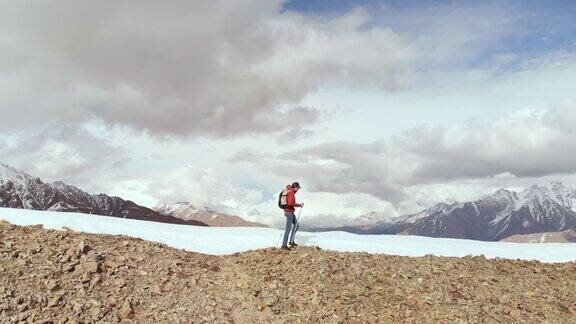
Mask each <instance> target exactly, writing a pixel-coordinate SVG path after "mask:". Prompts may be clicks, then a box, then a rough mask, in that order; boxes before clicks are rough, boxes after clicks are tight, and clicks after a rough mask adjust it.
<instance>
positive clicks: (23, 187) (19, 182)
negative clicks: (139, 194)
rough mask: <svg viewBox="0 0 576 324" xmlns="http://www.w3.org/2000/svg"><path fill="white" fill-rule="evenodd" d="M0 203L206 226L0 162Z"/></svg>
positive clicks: (25, 207)
mask: <svg viewBox="0 0 576 324" xmlns="http://www.w3.org/2000/svg"><path fill="white" fill-rule="evenodd" d="M0 207H9V208H21V209H34V210H49V211H67V212H79V213H86V214H96V215H104V216H114V217H123V218H131V219H139V220H147V221H155V222H165V223H174V224H186V225H197V226H206V224H204V223H202V222H198V221H194V220H190V221H187V220H182V219H179V218H176V217H172V216H165V215H162V214H160V213H157V212H155V211H153V210H151V209H149V208H146V207H142V206H139V205H137V204H135V203H133V202H132V201H129V200H124V199H122V198H118V197H111V196H108V195H105V194H98V195H90V194H88V193H86V192H84V191H82V190H80V189H78V188H76V187H74V186H71V185H67V184H65V183H63V182H54V183H45V182H43V181H42V180H40V179H39V178H35V177H33V176H31V175H29V174H27V173H25V172H22V171H19V170H17V169H14V168H12V167H9V166H7V165H5V164H2V163H0Z"/></svg>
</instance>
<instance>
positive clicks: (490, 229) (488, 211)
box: [401, 183, 576, 241]
mask: <svg viewBox="0 0 576 324" xmlns="http://www.w3.org/2000/svg"><path fill="white" fill-rule="evenodd" d="M575 202H576V189H574V188H571V187H568V186H565V185H563V184H561V183H553V184H551V185H550V186H548V187H545V186H532V187H530V188H528V189H525V190H523V191H521V192H515V191H509V190H504V189H501V190H498V191H496V192H495V193H494V194H492V195H488V196H485V197H482V198H480V199H479V200H477V201H474V202H465V203H453V204H450V205H447V204H443V205H441V206H438V205H437V206H435V207H434V208H435V210H429V211H428V215H427V216H426V217H423V218H421V219H418V220H417V221H416V222H414V223H413V224H411V225H410V226H409V227H408V228H407V229H406V230H404V231H403V232H401V234H407V235H423V236H431V237H449V238H465V239H474V240H484V241H499V240H501V239H503V238H506V237H509V236H512V235H518V234H533V233H541V232H558V231H564V230H567V229H569V228H572V227H575V226H576V212H575V211H574V206H576V204H575Z"/></svg>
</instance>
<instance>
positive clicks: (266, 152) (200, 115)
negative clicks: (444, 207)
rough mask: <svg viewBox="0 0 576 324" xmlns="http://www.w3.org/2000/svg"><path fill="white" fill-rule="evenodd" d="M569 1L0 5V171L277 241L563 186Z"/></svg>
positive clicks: (575, 135)
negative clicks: (172, 206)
mask: <svg viewBox="0 0 576 324" xmlns="http://www.w3.org/2000/svg"><path fill="white" fill-rule="evenodd" d="M575 21H576V4H574V2H573V1H560V0H551V1H536V0H527V1H432V0H428V1H398V0H395V1H391V0H390V1H376V0H366V1H340V0H330V1H328V0H315V1H310V0H293V1H281V0H242V1H240V0H238V1H229V0H226V1H225V0H210V1H184V0H175V1H171V2H169V3H165V2H163V3H159V2H157V1H152V0H144V1H122V2H103V1H101V2H97V3H94V2H90V1H78V0H64V1H62V2H61V4H60V5H59V6H54V5H53V4H52V3H51V2H49V1H47V0H31V1H26V2H24V1H17V0H3V1H1V2H0V116H2V118H0V161H1V162H4V163H6V164H9V165H11V166H13V167H16V168H18V169H21V170H24V171H26V172H28V173H30V174H32V175H35V176H38V177H40V178H42V179H44V180H46V181H56V180H61V181H64V182H66V183H69V184H72V185H75V186H77V187H79V188H81V189H84V190H86V191H88V192H91V193H100V192H102V193H107V194H113V195H117V196H120V197H123V198H126V199H131V200H133V201H135V202H137V203H139V204H142V205H145V206H149V207H150V206H154V205H155V204H156V203H158V202H168V203H171V202H180V201H187V202H190V203H192V204H194V205H196V206H199V207H208V208H211V209H215V210H218V211H222V212H227V213H232V214H237V215H240V216H242V217H244V218H246V219H249V220H254V221H260V222H263V223H267V224H271V225H279V224H280V223H281V222H282V220H283V217H282V216H281V213H282V212H281V211H280V210H279V209H278V208H277V206H276V196H277V194H278V192H280V191H281V190H282V189H283V188H284V186H285V185H286V184H288V183H291V182H293V181H299V182H300V183H301V185H302V187H303V189H302V191H301V192H300V193H299V194H298V196H299V199H300V200H302V201H304V202H305V203H306V208H305V210H304V211H303V214H304V215H305V216H306V217H307V218H306V219H307V221H309V222H310V223H313V224H317V225H318V226H321V225H329V226H333V225H338V224H347V223H350V222H354V220H355V219H357V218H358V217H359V216H361V215H364V214H367V213H371V212H376V213H377V214H378V215H379V217H381V218H382V219H387V218H390V217H395V216H399V215H403V214H408V213H414V212H417V211H419V210H421V209H423V208H425V207H427V206H430V205H431V204H434V203H436V202H440V201H466V200H471V199H476V198H478V197H480V196H482V195H486V194H489V193H491V192H492V191H494V190H496V189H498V188H509V189H517V188H522V187H526V186H530V185H533V184H545V183H548V182H551V181H562V182H565V183H567V184H576V176H575V173H576V23H574V22H575Z"/></svg>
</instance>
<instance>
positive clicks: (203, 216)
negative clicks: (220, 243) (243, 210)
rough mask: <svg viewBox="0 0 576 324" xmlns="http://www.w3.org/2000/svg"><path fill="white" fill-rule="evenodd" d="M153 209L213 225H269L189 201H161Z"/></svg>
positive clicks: (164, 213)
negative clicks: (197, 205) (202, 206)
mask: <svg viewBox="0 0 576 324" xmlns="http://www.w3.org/2000/svg"><path fill="white" fill-rule="evenodd" d="M152 209H153V210H155V211H157V212H159V213H160V214H163V215H170V216H174V217H177V218H180V219H183V220H187V221H190V220H194V221H199V222H202V223H205V224H208V225H209V226H211V227H212V226H214V227H267V226H266V225H264V224H261V223H257V222H249V221H247V220H244V219H242V218H241V217H239V216H235V215H228V214H223V213H219V212H216V211H213V210H210V209H208V208H197V207H195V206H193V205H192V204H190V203H189V202H178V203H175V204H166V203H160V204H158V205H157V206H155V207H153V208H152Z"/></svg>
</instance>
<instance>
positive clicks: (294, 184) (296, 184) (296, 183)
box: [292, 182, 300, 188]
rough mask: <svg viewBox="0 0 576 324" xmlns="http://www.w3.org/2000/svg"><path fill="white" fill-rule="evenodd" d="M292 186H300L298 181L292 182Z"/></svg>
mask: <svg viewBox="0 0 576 324" xmlns="http://www.w3.org/2000/svg"><path fill="white" fill-rule="evenodd" d="M292 188H300V184H299V183H298V182H294V183H293V184H292Z"/></svg>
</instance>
